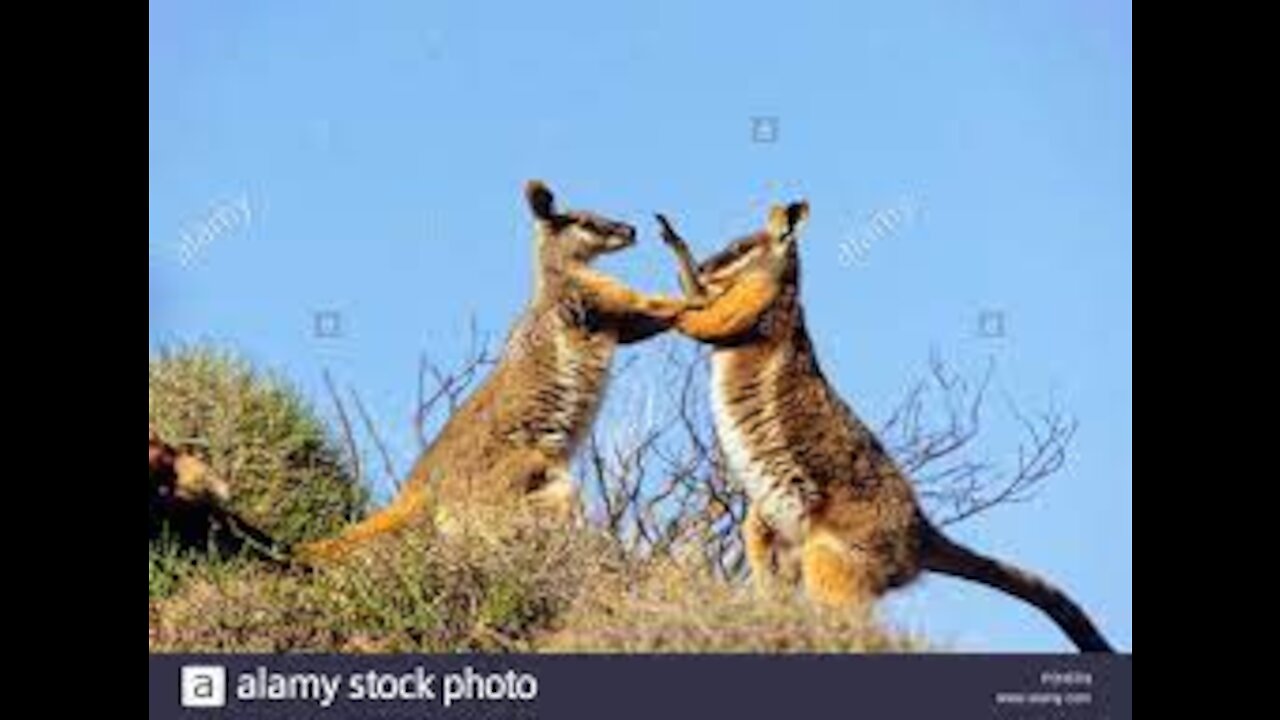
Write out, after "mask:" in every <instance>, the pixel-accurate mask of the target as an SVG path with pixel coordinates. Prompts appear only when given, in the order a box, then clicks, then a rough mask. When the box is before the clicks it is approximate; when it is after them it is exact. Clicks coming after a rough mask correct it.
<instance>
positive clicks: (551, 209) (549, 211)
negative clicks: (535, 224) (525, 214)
mask: <svg viewBox="0 0 1280 720" xmlns="http://www.w3.org/2000/svg"><path fill="white" fill-rule="evenodd" d="M524 197H525V199H526V200H528V201H529V210H530V211H532V212H533V216H534V217H536V218H538V219H539V220H550V219H551V218H552V217H554V216H555V214H556V210H555V206H556V197H555V195H552V194H551V188H549V187H547V186H546V184H544V183H543V182H542V181H541V180H530V181H529V182H527V183H525V184H524Z"/></svg>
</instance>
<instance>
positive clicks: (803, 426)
mask: <svg viewBox="0 0 1280 720" xmlns="http://www.w3.org/2000/svg"><path fill="white" fill-rule="evenodd" d="M808 214H809V206H808V204H807V203H805V202H798V203H793V204H791V205H789V206H787V207H785V208H784V207H782V206H774V207H772V208H771V210H770V212H769V218H768V223H767V226H766V228H765V229H764V230H762V231H759V232H756V233H754V234H752V235H749V236H748V237H745V238H743V239H740V240H738V241H736V242H734V243H732V244H731V245H730V246H729V247H728V248H727V249H725V250H724V251H722V252H720V253H718V254H716V255H714V256H712V257H710V258H708V259H707V260H705V261H704V262H703V263H702V264H701V265H698V266H696V267H695V266H694V263H693V256H692V254H691V253H690V251H689V249H688V246H687V244H686V243H685V242H684V240H683V239H681V238H680V236H679V235H678V234H676V232H675V230H674V229H673V228H672V227H671V225H670V223H669V222H668V221H667V220H666V218H664V217H663V216H662V215H658V216H657V219H658V222H659V224H660V225H661V227H662V234H663V239H664V241H665V242H666V243H667V244H668V245H669V246H670V247H671V248H672V249H673V250H674V252H675V254H676V257H677V260H678V261H679V265H680V268H681V273H680V283H681V286H682V287H683V288H684V290H685V292H686V294H688V295H689V296H690V297H692V298H695V299H698V300H699V303H698V304H696V305H695V306H694V307H692V308H691V309H689V310H686V311H685V312H684V313H682V314H681V315H680V317H679V318H678V319H677V322H676V327H677V329H678V330H679V331H680V332H681V333H683V334H685V335H687V336H689V337H692V338H694V339H697V340H700V341H702V342H705V343H709V344H710V345H711V346H712V347H713V351H712V353H711V404H712V410H713V414H714V418H715V420H714V422H715V429H716V435H717V437H718V438H719V442H720V445H721V448H722V450H723V454H724V457H725V460H726V464H727V466H728V469H729V472H730V473H731V474H732V475H733V476H735V477H736V478H737V480H738V481H740V482H741V483H742V484H743V486H744V488H745V490H746V493H747V495H748V498H749V505H750V507H749V510H748V514H747V517H746V518H745V521H744V525H743V534H744V544H745V546H746V554H747V559H748V562H749V564H750V567H751V571H752V575H753V577H754V578H755V579H756V581H757V583H758V584H759V585H760V586H761V587H762V588H765V589H768V588H769V587H771V586H772V585H774V584H776V583H777V582H779V581H781V582H783V583H785V584H787V585H795V584H802V585H803V587H804V588H805V591H806V594H808V596H809V597H810V598H812V599H813V600H815V601H817V602H819V603H821V604H825V605H834V606H847V605H854V604H863V605H865V604H867V603H868V602H869V601H871V600H873V599H875V598H877V597H879V596H881V595H882V594H884V593H885V592H886V591H888V590H889V589H891V588H895V587H899V586H902V585H905V584H906V583H908V582H910V581H911V580H913V579H914V578H915V577H917V576H918V575H919V574H920V572H921V571H923V570H932V571H936V572H940V573H945V574H948V575H953V576H957V577H962V578H966V579H969V580H973V581H976V582H979V583H982V584H984V585H988V586H990V587H993V588H996V589H999V590H1002V591H1004V592H1006V593H1009V594H1011V595H1013V596H1015V597H1018V598H1021V599H1022V600H1025V601H1027V602H1029V603H1031V604H1033V605H1035V606H1036V607H1038V608H1040V609H1041V610H1043V611H1044V612H1045V613H1047V614H1048V615H1049V617H1050V618H1052V619H1053V621H1054V622H1055V623H1057V625H1058V626H1059V627H1060V628H1062V630H1063V631H1064V632H1065V633H1066V634H1067V635H1068V636H1069V637H1070V638H1071V640H1072V641H1073V642H1074V643H1075V644H1076V646H1077V647H1079V648H1080V650H1082V651H1095V652H1110V651H1111V646H1110V645H1109V644H1108V643H1107V641H1106V640H1105V639H1104V638H1103V636H1102V635H1101V634H1100V633H1099V632H1098V630H1097V629H1096V628H1095V627H1094V625H1093V623H1092V622H1091V621H1090V620H1089V618H1088V616H1087V615H1086V614H1085V613H1084V611H1083V610H1081V608H1080V607H1079V606H1077V605H1076V603H1075V602H1073V601H1072V600H1071V599H1070V598H1069V597H1067V595H1066V594H1065V593H1063V592H1062V591H1061V590H1059V589H1057V588H1055V587H1054V586H1053V585H1051V584H1049V583H1048V582H1046V581H1044V580H1042V579H1041V578H1039V577H1036V576H1035V575H1033V574H1031V573H1028V572H1025V571H1023V570H1020V569H1018V568H1015V567H1012V566H1010V565H1007V564H1004V563H1002V562H999V561H996V560H992V559H990V558H987V557H984V556H982V555H979V554H977V553H975V552H973V551H972V550H969V549H968V548H965V547H963V546H961V545H959V544H957V543H955V542H953V541H951V540H949V539H948V538H947V537H946V536H945V535H943V534H942V532H941V531H940V530H939V529H938V528H937V527H936V526H934V525H933V524H932V523H930V522H929V520H928V519H927V518H926V517H925V516H924V514H923V512H922V511H921V509H920V506H919V503H918V502H917V500H916V497H915V493H914V491H913V489H912V486H911V482H910V481H909V480H908V479H907V477H906V476H905V474H904V473H903V472H902V470H901V469H900V468H899V467H898V465H897V464H896V463H895V462H894V461H893V459H892V458H891V457H890V456H889V454H888V453H887V452H886V451H885V449H884V447H883V446H882V445H881V444H880V442H879V440H878V439H877V438H876V436H875V435H874V434H873V433H872V432H871V430H870V429H868V428H867V426H866V425H864V424H863V423H862V421H861V420H859V419H858V417H857V416H856V415H854V413H853V411H852V410H851V409H850V408H849V406H848V405H846V404H845V403H844V402H843V401H842V400H841V399H840V397H839V396H838V395H837V394H836V391H835V390H834V389H833V388H832V387H831V385H830V384H829V383H828V382H827V380H826V378H825V377H824V376H823V374H822V370H821V369H820V368H819V366H818V360H817V357H816V356H815V353H814V347H813V343H812V342H811V341H810V338H809V334H808V332H807V331H806V329H805V323H804V312H803V309H802V307H801V304H800V262H799V254H798V252H797V250H796V241H797V238H798V237H799V231H800V227H801V225H802V224H803V223H804V221H805V220H806V219H807V218H808Z"/></svg>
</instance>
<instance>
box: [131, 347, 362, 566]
mask: <svg viewBox="0 0 1280 720" xmlns="http://www.w3.org/2000/svg"><path fill="white" fill-rule="evenodd" d="M147 419H148V422H149V423H150V425H151V427H153V428H154V429H155V430H156V431H157V432H158V433H159V434H160V436H161V437H163V438H164V439H165V440H167V441H168V442H170V443H172V444H173V445H175V446H178V447H180V448H183V449H189V450H192V451H193V452H195V453H196V454H197V455H199V456H200V457H201V458H202V459H204V460H205V461H206V462H207V463H208V464H209V467H210V468H211V469H212V470H213V471H214V472H215V473H217V474H218V476H220V477H221V478H223V479H224V480H225V481H226V482H227V484H228V485H229V486H230V490H231V498H230V500H229V502H228V507H229V509H230V510H231V511H233V512H235V513H237V514H238V515H240V516H241V517H242V518H244V519H245V520H247V521H248V522H250V523H251V524H253V525H254V526H255V527H257V528H258V529H260V530H262V531H263V532H265V533H266V534H267V535H269V536H271V537H272V538H273V539H275V540H276V541H277V542H280V543H283V544H292V543H294V542H297V541H299V540H305V539H311V538H317V537H323V536H326V535H330V534H332V533H334V532H336V531H337V530H338V529H340V528H341V527H343V526H344V525H346V524H347V523H348V522H350V521H351V520H354V519H356V518H357V517H359V515H360V514H361V513H362V511H363V510H364V508H365V504H366V501H367V492H366V491H365V489H364V488H363V487H361V486H360V485H359V484H358V483H357V482H356V481H355V480H354V479H353V478H352V473H351V472H350V470H349V462H348V459H347V458H345V457H344V456H343V453H342V452H341V451H340V450H339V449H338V446H337V444H336V443H335V442H334V441H333V440H332V437H331V434H330V432H329V431H328V429H327V428H326V426H325V424H324V423H323V422H322V421H321V420H320V419H319V418H318V417H317V416H316V414H315V413H314V412H313V411H312V409H311V408H310V406H309V405H308V404H307V403H306V402H305V401H304V400H303V399H302V397H301V395H300V394H299V393H298V392H297V391H296V390H294V389H293V388H292V387H291V386H290V385H289V384H288V383H286V382H284V381H283V380H281V379H279V378H277V377H275V376H271V375H265V374H262V373H259V372H257V371H255V370H254V369H253V368H252V367H250V365H249V364H248V363H247V362H245V361H243V360H240V359H238V358H236V357H235V356H234V355H232V354H231V353H228V352H223V351H219V350H215V349H212V348H208V347H194V348H183V349H179V350H176V351H164V352H161V353H160V355H159V356H158V357H153V358H151V359H150V361H149V363H148V368H147Z"/></svg>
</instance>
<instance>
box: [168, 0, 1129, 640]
mask: <svg viewBox="0 0 1280 720" xmlns="http://www.w3.org/2000/svg"><path fill="white" fill-rule="evenodd" d="M695 5H696V7H695ZM709 5H710V4H709V3H701V4H695V3H682V2H672V1H668V0H662V1H659V2H653V1H649V2H626V3H622V2H620V3H598V2H586V1H585V0H583V1H575V2H559V1H550V0H547V1H543V2H537V3H519V4H504V5H502V6H501V7H499V6H497V5H494V4H489V3H477V2H384V3H338V2H272V3H261V2H247V1H239V2H232V1H230V0H218V1H216V2H215V1H212V0H209V1H206V2H154V1H153V2H152V3H151V17H150V24H151V28H150V49H149V53H150V71H149V82H148V87H149V91H148V95H149V97H148V99H149V103H148V104H149V109H148V119H149V128H148V139H149V142H148V167H149V178H148V185H149V187H148V234H149V237H148V240H149V253H150V302H149V305H150V307H149V327H148V330H149V332H148V342H149V348H150V349H151V350H153V351H154V350H155V349H156V348H158V347H160V346H162V345H164V344H170V343H174V342H177V341H192V340H210V341H214V342H218V343H222V344H226V345H228V346H232V347H234V348H236V349H238V350H240V351H241V352H243V353H244V354H246V355H247V356H248V357H250V358H251V359H253V360H254V361H255V362H257V363H259V364H261V365H263V366H264V367H269V368H273V369H275V370H279V371H280V372H282V373H284V374H285V375H287V376H288V377H290V378H291V379H293V380H294V381H296V383H297V384H298V385H299V386H300V387H302V388H303V389H304V390H305V391H306V392H308V393H310V394H311V395H312V396H313V397H314V398H316V401H317V404H319V405H322V406H323V405H325V403H324V402H323V397H324V396H323V392H322V387H323V386H322V384H321V370H322V368H325V367H327V368H329V369H330V370H331V371H332V372H333V374H334V376H335V377H336V378H337V379H338V380H339V381H340V382H341V383H342V384H343V385H344V386H345V385H352V386H354V387H356V388H357V389H358V390H359V391H360V392H361V394H362V396H363V398H364V399H365V401H366V403H367V404H368V405H369V406H370V409H371V411H372V413H373V414H374V416H375V418H376V419H377V421H378V423H379V425H380V426H381V428H382V430H383V432H384V433H385V434H386V435H387V436H388V437H389V440H390V442H391V444H392V446H393V449H394V451H395V452H396V453H397V454H398V455H400V456H409V457H411V455H412V449H413V443H412V440H411V437H412V436H411V430H410V426H409V417H410V414H411V412H412V403H413V395H414V392H415V389H414V388H415V373H416V363H417V357H418V355H419V353H420V352H422V351H424V350H425V351H427V352H429V353H430V354H431V356H432V357H433V358H436V359H440V360H442V361H447V360H449V359H450V358H455V357H457V356H458V355H459V354H460V353H461V352H462V351H463V347H462V344H463V342H464V335H465V329H466V327H467V318H468V316H470V315H471V314H474V315H475V317H476V318H477V321H478V322H479V324H480V326H481V327H482V328H484V329H488V330H490V331H493V332H495V333H497V334H498V335H499V336H500V335H501V334H502V333H504V332H505V331H506V328H507V326H508V324H509V322H510V321H511V319H512V318H513V317H514V315H515V313H516V312H517V311H518V310H519V309H520V307H521V306H522V304H523V303H524V302H525V300H526V298H527V294H528V292H529V278H530V250H529V227H528V226H529V223H528V218H527V215H526V211H525V209H524V207H523V205H522V201H521V197H520V186H521V183H522V182H523V181H524V180H525V179H527V178H531V177H539V178H543V179H545V180H546V181H548V182H549V183H550V184H551V185H552V187H553V188H555V189H556V190H557V191H558V192H559V194H560V196H561V197H562V198H563V199H564V201H565V202H566V203H568V204H571V205H573V206H577V207H581V208H585V209H592V210H597V211H600V212H603V213H605V214H611V215H614V216H617V217H619V218H621V219H626V220H629V221H631V222H633V223H635V224H636V225H637V226H638V227H639V228H640V229H641V242H640V244H639V246H638V247H637V248H635V249H634V251H632V252H629V253H628V254H627V255H625V256H618V257H614V258H610V259H609V260H608V262H607V263H606V264H605V267H606V268H607V269H609V270H611V271H614V272H616V273H617V274H618V275H620V276H622V277H624V278H626V279H627V280H628V281H629V282H631V283H632V284H634V285H636V286H638V287H641V288H645V289H650V290H664V291H667V292H675V290H676V287H675V283H674V277H673V273H672V272H671V265H670V262H669V260H668V258H667V255H666V254H665V251H664V250H663V248H662V247H661V244H660V243H659V242H657V240H656V235H655V233H654V229H653V225H652V223H651V221H650V220H649V216H650V215H649V214H650V213H651V212H652V211H653V210H658V209H661V210H664V211H667V212H670V213H671V214H672V215H673V217H675V218H677V219H678V221H679V223H680V227H681V228H682V230H683V231H684V232H685V234H686V235H687V236H688V237H689V238H690V239H691V241H692V242H694V244H695V245H696V246H697V248H699V249H701V250H704V251H705V250H707V249H710V248H713V247H715V246H716V245H717V244H718V243H720V242H721V241H723V240H724V239H726V238H728V237H730V236H731V235H736V234H739V233H742V232H745V231H748V230H751V229H753V227H754V226H756V225H757V224H758V223H759V222H760V219H761V218H762V216H763V211H762V203H764V202H767V201H781V200H787V199H791V198H794V197H797V196H803V197H806V198H807V199H808V200H809V201H810V202H811V204H812V208H813V215H812V220H811V222H810V224H809V228H808V231H807V233H806V235H805V238H804V240H803V243H804V244H803V249H802V253H803V259H804V263H805V265H804V271H805V276H804V284H805V287H804V293H805V299H806V301H807V307H808V315H809V320H810V326H811V330H812V332H813V334H814V336H815V340H816V342H817V345H818V349H819V353H820V357H821V359H822V362H823V364H824V367H825V369H826V370H827V372H828V375H829V376H830V377H831V379H832V381H833V382H834V383H835V384H836V386H837V387H838V388H839V389H840V390H841V392H842V393H843V395H844V396H845V397H846V398H847V399H848V400H849V401H850V402H851V403H852V404H853V406H854V407H855V409H856V410H858V411H859V412H860V413H861V414H863V415H864V416H865V417H867V418H868V419H869V420H871V421H873V422H874V421H877V420H879V419H881V418H883V416H884V414H885V413H886V412H887V410H888V408H889V407H890V405H891V404H892V402H893V401H894V400H895V399H896V398H898V397H900V396H901V392H902V390H903V389H904V387H905V386H906V385H907V383H908V382H909V381H910V380H911V379H912V378H913V377H916V376H918V375H919V374H920V372H921V371H922V370H923V367H924V363H925V360H926V359H927V357H928V354H929V352H930V349H937V350H938V351H939V352H941V353H942V354H943V355H944V356H946V357H947V358H949V359H951V360H953V361H955V362H956V363H958V364H960V365H961V366H964V367H981V366H982V364H983V363H984V362H986V360H987V359H988V358H989V357H994V358H995V360H996V362H997V364H998V376H997V377H998V379H999V382H1000V386H1001V388H1002V389H1003V391H1006V392H1008V393H1009V394H1010V395H1012V396H1013V397H1015V398H1017V399H1018V400H1019V402H1021V403H1023V404H1024V406H1026V407H1031V408H1034V407H1037V406H1039V405H1043V404H1045V403H1046V402H1047V401H1048V400H1049V399H1050V398H1052V399H1053V400H1054V401H1055V402H1057V403H1058V404H1059V405H1060V406H1061V407H1063V408H1065V409H1067V410H1069V411H1071V412H1072V413H1073V414H1074V415H1075V416H1076V417H1077V418H1078V419H1079V421H1080V430H1079V432H1078V434H1077V436H1076V440H1075V443H1074V446H1073V449H1072V454H1071V458H1070V461H1069V464H1068V466H1067V468H1066V469H1065V470H1064V471H1063V472H1062V473H1060V474H1059V475H1057V476H1055V477H1054V478H1053V479H1052V481H1051V482H1050V483H1049V485H1048V486H1047V487H1046V488H1045V489H1044V490H1043V492H1041V494H1040V495H1039V496H1037V497H1036V499H1035V500H1034V501H1032V502H1030V503H1027V504H1023V505H1016V506H1012V507H1008V508H1003V509H999V510H996V511H994V512H991V513H988V514H986V515H985V516H983V517H980V518H978V519H975V520H972V521H970V522H967V523H964V524H962V525H960V526H958V527H956V528H955V533H956V534H957V535H958V537H959V539H961V540H963V541H965V542H967V543H970V544H972V545H974V546H976V547H978V548H981V549H983V550H986V551H990V552H991V553H994V554H997V555H999V556H1002V557H1004V558H1007V559H1010V560H1014V561H1016V562H1018V563H1020V564H1023V565H1025V566H1027V567H1030V568H1034V569H1036V570H1038V571H1041V572H1043V573H1044V574H1046V575H1047V576H1049V577H1051V578H1053V579H1054V580H1055V581H1057V582H1059V583H1061V584H1062V585H1063V586H1065V587H1066V588H1068V589H1069V590H1070V591H1071V592H1072V593H1073V594H1074V595H1075V597H1076V598H1077V599H1078V600H1079V601H1080V602H1081V603H1082V604H1083V605H1084V606H1085V607H1086V608H1087V609H1089V610H1090V611H1091V612H1092V613H1093V614H1094V615H1095V617H1096V618H1097V619H1098V621H1099V623H1100V625H1101V626H1102V628H1103V629H1104V631H1105V632H1106V633H1107V634H1108V635H1109V636H1110V637H1111V638H1112V639H1113V640H1114V641H1115V642H1116V643H1118V644H1119V645H1120V646H1122V647H1124V648H1126V649H1132V644H1133V629H1132V623H1133V613H1132V607H1133V597H1132V594H1133V590H1132V587H1133V586H1132V572H1133V551H1132V547H1133V546H1132V484H1133V475H1132V468H1133V463H1132V280H1131V273H1132V134H1133V132H1132V42H1131V35H1132V13H1131V9H1130V7H1129V5H1128V3H1113V2H1102V1H1095V0H1088V1H1083V0H1070V1H1067V2H1040V3H1016V2H1002V3H995V2H953V1H946V0H939V1H937V2H909V1H892V2H890V1H884V2H858V3H842V2H806V1H803V0H792V1H791V2H786V3H776V2H771V3H765V2H753V1H752V2H736V3H732V4H729V3H722V4H720V6H721V7H720V8H719V9H713V8H711V7H709ZM752 117H776V118H777V119H778V130H779V133H778V137H777V138H776V142H773V143H753V142H752V138H751V118H752ZM904 199H907V201H909V202H910V203H912V207H913V208H914V210H913V212H912V214H911V215H910V217H909V220H907V221H904V222H900V223H898V224H897V225H896V226H895V227H894V228H893V229H892V230H891V231H890V232H885V233H881V234H880V235H876V236H875V237H874V238H873V241H872V242H870V245H869V247H868V249H867V251H866V252H865V254H864V256H863V257H862V260H861V261H860V262H859V263H857V264H856V265H852V266H849V265H846V264H845V263H842V262H841V261H840V257H841V256H840V246H841V243H843V242H852V241H854V240H855V239H856V238H859V237H866V236H867V232H868V231H867V223H868V218H869V217H871V216H872V215H873V214H874V213H876V212H877V211H884V210H885V209H888V208H893V207H895V206H898V205H899V204H900V203H902V202H904ZM246 208H247V209H246ZM219 213H220V215H219ZM215 217H217V218H220V219H218V220H211V219H210V218H215ZM201 223H204V226H205V227H206V228H207V229H208V234H207V235H205V236H204V239H200V238H201V235H200V233H199V232H197V231H196V230H194V228H197V227H199V226H200V225H201ZM184 233H185V237H186V240H184V239H183V238H184ZM184 242H185V243H187V245H186V249H185V250H182V249H180V247H181V246H182V244H183V243H184ZM184 252H185V253H187V255H183V253H184ZM318 311H334V312H337V313H340V315H341V318H342V327H341V331H342V336H341V337H337V338H317V337H315V335H314V333H313V329H314V319H313V316H314V313H316V312H318ZM984 311H998V312H1001V313H1003V317H1004V330H1005V335H1004V337H1003V338H986V337H982V336H981V335H980V333H979V332H978V325H979V316H980V315H981V314H982V313H983V312H984ZM636 352H643V348H641V349H637V351H636ZM641 357H644V356H643V355H642V356H641ZM1015 441H1016V436H1014V435H1013V434H1011V433H1010V432H1009V431H1008V429H1007V428H1004V427H1002V426H999V425H997V426H993V427H992V429H991V430H990V431H989V432H988V433H987V434H986V435H984V437H983V442H984V443H986V444H988V445H989V446H990V448H991V451H992V452H1008V451H1009V450H1011V449H1012V448H1013V447H1014V443H1015ZM401 463H402V466H407V460H402V461H401ZM887 611H888V612H889V614H890V616H891V617H893V618H894V619H895V620H897V621H899V622H900V623H901V624H903V625H905V626H907V627H910V628H913V629H916V630H919V631H921V632H924V633H926V634H927V635H928V636H929V637H931V638H933V639H934V640H938V641H942V642H947V643H951V644H952V645H954V646H955V647H957V648H959V649H967V650H1057V649H1067V648H1068V647H1069V646H1068V645H1067V643H1066V641H1065V640H1064V639H1063V638H1062V637H1061V635H1060V633H1059V632H1058V631H1057V630H1056V628H1054V627H1053V626H1052V625H1051V624H1050V623H1049V622H1048V621H1047V620H1045V619H1043V618H1042V617H1041V616H1040V615H1039V614H1038V613H1037V612H1036V611H1034V610H1032V609H1030V608H1028V607H1026V606H1024V605H1022V604H1020V603H1018V602H1016V601H1013V600H1010V599H1007V598H1005V597H1003V596H1000V595H998V594H996V593H994V592H990V591H987V590H985V589H982V588H979V587H976V586H973V585H969V584H965V583H961V582H956V581H951V580H948V579H944V578H937V577H928V578H926V579H925V580H924V581H923V582H922V583H920V584H919V585H918V586H917V587H915V588H913V589H911V590H909V591H907V592H906V593H903V594H902V595H900V596H899V597H898V598H897V599H895V600H894V601H892V602H891V603H889V606H888V609H887Z"/></svg>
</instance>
